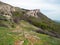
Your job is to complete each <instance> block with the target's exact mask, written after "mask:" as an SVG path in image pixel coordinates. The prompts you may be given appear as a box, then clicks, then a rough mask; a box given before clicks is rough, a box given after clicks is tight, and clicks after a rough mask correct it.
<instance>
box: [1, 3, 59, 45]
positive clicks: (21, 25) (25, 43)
mask: <svg viewBox="0 0 60 45" xmlns="http://www.w3.org/2000/svg"><path fill="white" fill-rule="evenodd" d="M2 4H3V5H2ZM59 26H60V25H58V24H57V23H55V22H54V21H53V20H51V19H49V18H48V17H47V16H45V15H44V14H43V13H42V12H41V11H40V10H39V9H34V10H28V9H23V8H19V7H14V6H11V5H9V4H5V3H3V2H0V35H1V36H0V37H1V38H2V39H3V40H0V41H1V42H0V45H46V44H48V45H59V44H60V43H59V42H60V31H59V30H60V28H59ZM51 41H53V42H51ZM32 42H33V43H32Z"/></svg>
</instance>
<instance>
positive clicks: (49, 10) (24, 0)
mask: <svg viewBox="0 0 60 45" xmlns="http://www.w3.org/2000/svg"><path fill="white" fill-rule="evenodd" d="M0 1H2V2H5V3H8V4H10V5H13V6H16V7H21V8H24V9H40V11H41V12H42V13H43V14H45V15H46V16H47V17H49V18H51V19H53V20H60V12H59V11H60V0H0Z"/></svg>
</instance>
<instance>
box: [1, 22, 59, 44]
mask: <svg viewBox="0 0 60 45" xmlns="http://www.w3.org/2000/svg"><path fill="white" fill-rule="evenodd" d="M36 29H38V28H37V27H35V26H33V25H31V24H29V23H28V22H26V21H21V22H20V26H18V27H17V28H14V29H8V28H5V27H0V45H19V44H20V45H32V44H33V45H60V39H57V38H54V37H50V36H48V35H44V34H38V33H36V32H33V31H32V30H36Z"/></svg>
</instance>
